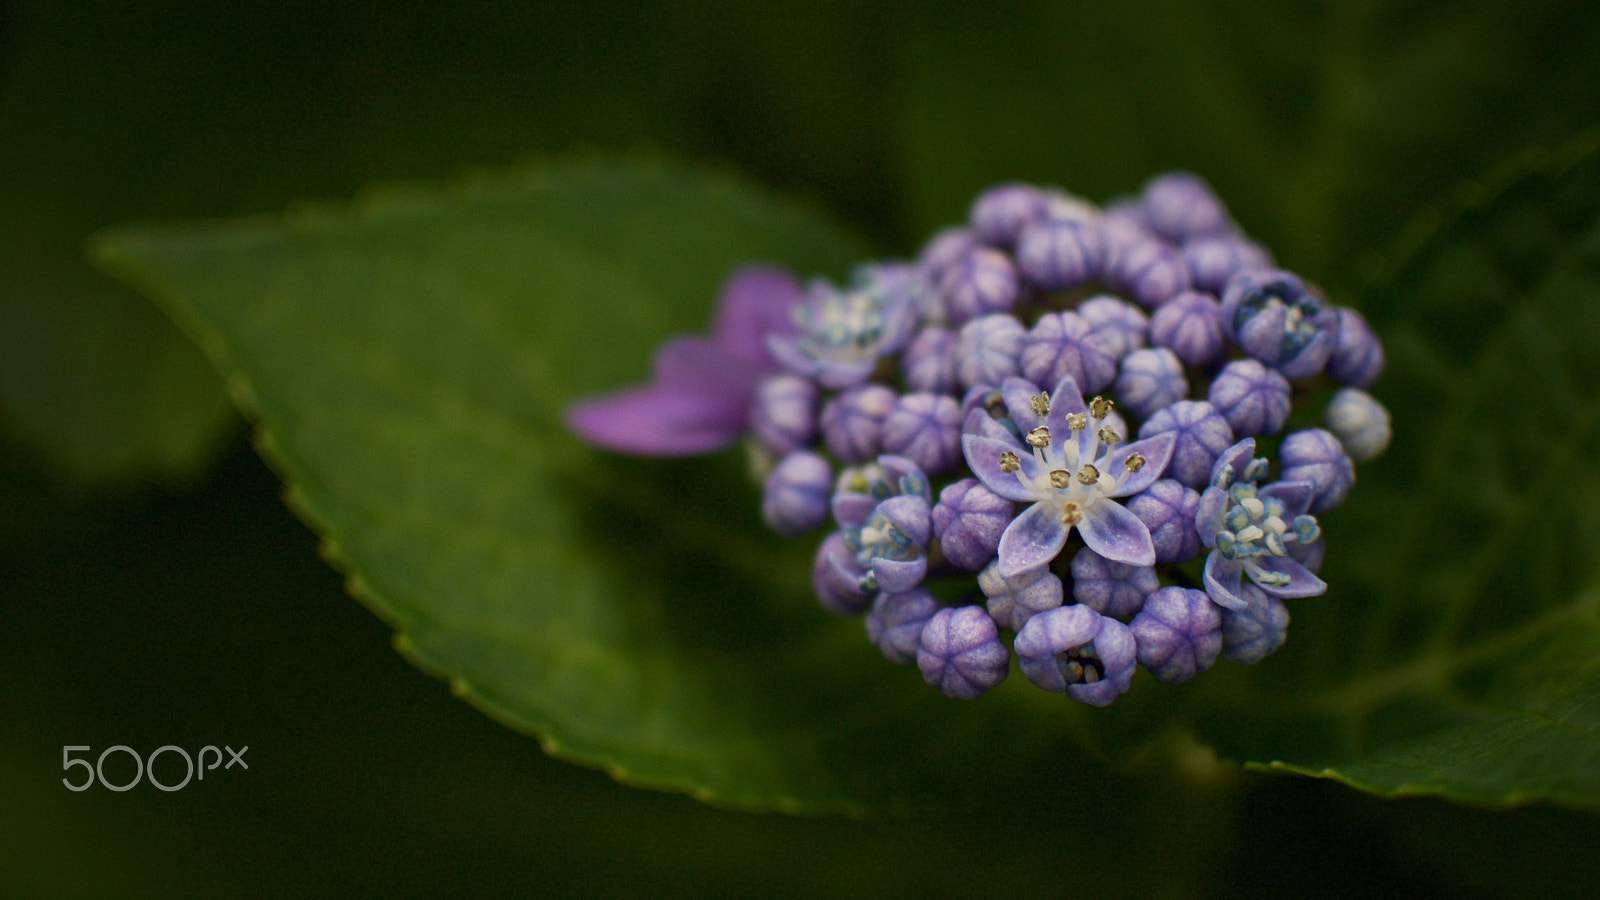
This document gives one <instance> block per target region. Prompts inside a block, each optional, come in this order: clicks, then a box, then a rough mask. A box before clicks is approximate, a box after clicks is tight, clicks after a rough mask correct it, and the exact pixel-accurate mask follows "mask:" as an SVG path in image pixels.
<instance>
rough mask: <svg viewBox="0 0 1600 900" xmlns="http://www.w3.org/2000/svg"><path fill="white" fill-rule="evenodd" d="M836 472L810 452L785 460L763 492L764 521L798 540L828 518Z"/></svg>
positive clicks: (777, 530) (774, 472)
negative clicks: (829, 501)
mask: <svg viewBox="0 0 1600 900" xmlns="http://www.w3.org/2000/svg"><path fill="white" fill-rule="evenodd" d="M832 494H833V471H832V470H831V469H830V468H829V466H828V461H827V460H825V459H823V458H822V457H820V456H818V455H817V454H815V453H811V452H810V451H806V450H797V451H795V452H794V453H791V454H789V455H788V456H785V457H784V458H783V461H782V462H780V463H778V465H777V467H776V468H774V469H773V470H772V472H771V474H769V475H768V476H767V480H766V483H765V484H764V485H763V486H762V492H761V519H762V521H764V522H766V523H767V527H769V528H771V529H772V530H773V531H776V532H777V533H779V534H781V535H783V536H784V537H796V536H798V535H800V534H803V533H805V532H807V531H810V530H811V529H813V528H815V527H817V526H818V525H821V524H822V522H823V520H824V519H826V518H827V517H828V498H829V497H830V496H831V495H832Z"/></svg>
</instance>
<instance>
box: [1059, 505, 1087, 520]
mask: <svg viewBox="0 0 1600 900" xmlns="http://www.w3.org/2000/svg"><path fill="white" fill-rule="evenodd" d="M1082 521H1083V507H1081V506H1079V505H1078V504H1077V503H1074V502H1073V501H1071V500H1068V501H1067V502H1066V503H1063V504H1061V524H1063V525H1076V524H1078V523H1079V522H1082Z"/></svg>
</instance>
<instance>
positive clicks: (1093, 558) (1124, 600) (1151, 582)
mask: <svg viewBox="0 0 1600 900" xmlns="http://www.w3.org/2000/svg"><path fill="white" fill-rule="evenodd" d="M1159 587H1161V579H1160V578H1158V577H1156V570H1155V569H1154V568H1151V567H1150V566H1129V565H1124V564H1122V563H1119V562H1113V561H1112V560H1109V559H1106V558H1105V557H1104V556H1101V555H1100V554H1098V553H1096V552H1094V551H1093V550H1090V549H1089V548H1088V547H1083V548H1080V549H1079V550H1078V552H1077V553H1074V554H1073V555H1072V598H1073V599H1074V600H1077V601H1078V602H1079V603H1082V604H1083V605H1084V606H1087V607H1089V608H1090V609H1092V610H1094V611H1095V612H1097V613H1099V614H1100V615H1102V616H1111V617H1112V618H1116V619H1126V618H1128V617H1129V616H1131V615H1133V614H1134V613H1137V612H1138V611H1139V608H1140V607H1142V606H1144V598H1146V597H1148V596H1150V593H1151V592H1152V591H1154V590H1155V589H1156V588H1159Z"/></svg>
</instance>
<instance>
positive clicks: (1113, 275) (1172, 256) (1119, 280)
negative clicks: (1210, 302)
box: [1106, 239, 1189, 309]
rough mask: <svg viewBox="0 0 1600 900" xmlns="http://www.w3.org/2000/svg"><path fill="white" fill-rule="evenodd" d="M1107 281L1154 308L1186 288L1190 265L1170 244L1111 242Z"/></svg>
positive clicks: (1121, 291)
mask: <svg viewBox="0 0 1600 900" xmlns="http://www.w3.org/2000/svg"><path fill="white" fill-rule="evenodd" d="M1112 247H1113V250H1112V254H1111V261H1110V263H1109V264H1108V266H1107V271H1106V280H1107V281H1108V282H1109V283H1110V284H1111V286H1112V288H1114V289H1115V290H1116V291H1117V293H1119V294H1123V295H1124V296H1126V297H1128V298H1130V299H1132V300H1133V301H1134V302H1136V303H1138V304H1139V305H1140V306H1142V307H1144V308H1145V309H1155V308H1156V307H1158V306H1160V305H1161V304H1163V303H1165V302H1167V300H1168V298H1170V297H1172V296H1173V295H1174V294H1176V293H1178V292H1179V291H1182V290H1187V289H1188V287H1189V268H1188V267H1187V266H1185V265H1184V263H1183V257H1182V256H1180V255H1178V251H1177V250H1174V249H1173V248H1172V246H1171V245H1169V244H1165V243H1162V242H1161V241H1158V240H1153V239H1152V240H1144V241H1136V242H1133V243H1127V244H1121V245H1118V244H1116V243H1115V242H1113V244H1112Z"/></svg>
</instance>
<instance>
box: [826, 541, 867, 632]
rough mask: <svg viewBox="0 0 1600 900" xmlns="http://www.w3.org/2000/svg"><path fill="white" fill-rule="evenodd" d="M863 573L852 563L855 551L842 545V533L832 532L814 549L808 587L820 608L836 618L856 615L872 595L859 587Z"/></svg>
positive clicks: (862, 570) (862, 568) (846, 545)
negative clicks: (813, 592) (814, 556)
mask: <svg viewBox="0 0 1600 900" xmlns="http://www.w3.org/2000/svg"><path fill="white" fill-rule="evenodd" d="M866 574H867V570H866V569H865V568H864V567H862V566H860V565H858V564H857V563H856V557H855V551H853V550H851V549H850V545H849V544H846V543H845V540H844V532H842V531H835V532H833V533H832V534H830V535H828V536H827V537H826V538H824V539H823V541H822V546H820V547H818V548H817V558H816V560H815V562H813V563H812V564H811V588H812V590H813V591H815V592H816V594H817V602H818V603H821V604H822V608H823V609H825V610H827V611H828V612H831V613H833V614H834V615H836V616H854V615H859V614H860V613H861V611H862V610H864V609H866V608H867V604H868V603H871V602H872V592H871V591H866V590H863V589H862V588H861V579H862V577H863V576H865V575H866Z"/></svg>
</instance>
